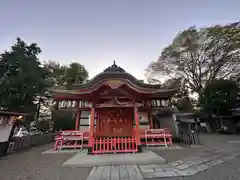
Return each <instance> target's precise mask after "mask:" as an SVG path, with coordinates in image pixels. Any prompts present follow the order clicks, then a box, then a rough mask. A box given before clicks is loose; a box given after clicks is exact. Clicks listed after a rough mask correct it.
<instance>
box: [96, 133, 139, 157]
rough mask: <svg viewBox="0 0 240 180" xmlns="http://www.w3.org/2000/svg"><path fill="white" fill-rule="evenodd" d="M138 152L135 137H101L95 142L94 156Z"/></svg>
mask: <svg viewBox="0 0 240 180" xmlns="http://www.w3.org/2000/svg"><path fill="white" fill-rule="evenodd" d="M137 151H138V148H137V143H136V138H135V137H99V138H95V139H94V140H93V149H92V152H93V154H102V153H123V152H137Z"/></svg>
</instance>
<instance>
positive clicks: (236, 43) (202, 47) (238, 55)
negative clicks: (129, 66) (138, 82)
mask: <svg viewBox="0 0 240 180" xmlns="http://www.w3.org/2000/svg"><path fill="white" fill-rule="evenodd" d="M239 39H240V23H239V22H236V23H232V24H227V25H216V26H211V27H207V28H201V29H197V28H196V27H190V28H188V29H186V30H184V31H182V32H180V33H179V34H178V35H177V36H176V37H175V38H174V39H173V42H172V44H171V45H169V46H168V47H166V48H165V49H164V50H163V52H162V54H161V56H160V57H159V59H158V60H157V62H154V63H152V64H151V65H150V67H149V69H150V70H151V71H153V72H154V73H153V74H154V75H156V74H160V75H161V74H163V75H167V76H169V77H174V78H181V79H182V80H184V82H185V86H187V88H188V89H189V90H190V91H191V92H195V93H197V94H198V95H199V96H201V95H202V94H203V93H202V92H203V91H204V89H205V87H206V86H208V85H209V84H211V82H212V81H213V80H215V79H216V78H229V77H230V76H232V75H234V74H236V73H238V72H239V71H240V40H239ZM150 70H149V71H150ZM200 98H201V97H200Z"/></svg>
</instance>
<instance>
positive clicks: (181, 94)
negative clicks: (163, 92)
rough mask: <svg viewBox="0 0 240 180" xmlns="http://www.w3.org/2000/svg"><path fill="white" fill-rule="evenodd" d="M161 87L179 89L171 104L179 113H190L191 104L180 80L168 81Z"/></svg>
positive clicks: (187, 92)
mask: <svg viewBox="0 0 240 180" xmlns="http://www.w3.org/2000/svg"><path fill="white" fill-rule="evenodd" d="M162 87H166V88H172V89H174V88H179V91H178V92H177V93H176V94H175V95H174V96H173V97H172V100H171V104H172V105H174V106H176V107H177V108H178V110H179V111H184V112H190V111H192V110H193V103H192V101H191V99H190V98H189V91H188V90H187V88H186V86H185V83H184V82H181V79H168V80H167V81H166V82H165V83H164V84H163V85H162Z"/></svg>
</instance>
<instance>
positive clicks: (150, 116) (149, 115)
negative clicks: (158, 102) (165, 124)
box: [148, 110, 153, 129]
mask: <svg viewBox="0 0 240 180" xmlns="http://www.w3.org/2000/svg"><path fill="white" fill-rule="evenodd" d="M148 122H149V128H150V129H153V120H152V115H151V110H148Z"/></svg>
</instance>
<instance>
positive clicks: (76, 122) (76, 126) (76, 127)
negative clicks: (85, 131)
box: [75, 101, 81, 130]
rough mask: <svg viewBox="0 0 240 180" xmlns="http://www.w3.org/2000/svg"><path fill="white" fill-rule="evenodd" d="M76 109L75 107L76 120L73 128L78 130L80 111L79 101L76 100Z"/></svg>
mask: <svg viewBox="0 0 240 180" xmlns="http://www.w3.org/2000/svg"><path fill="white" fill-rule="evenodd" d="M76 103H77V104H76V109H77V113H76V121H75V130H79V121H80V115H81V112H80V111H79V101H76Z"/></svg>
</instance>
